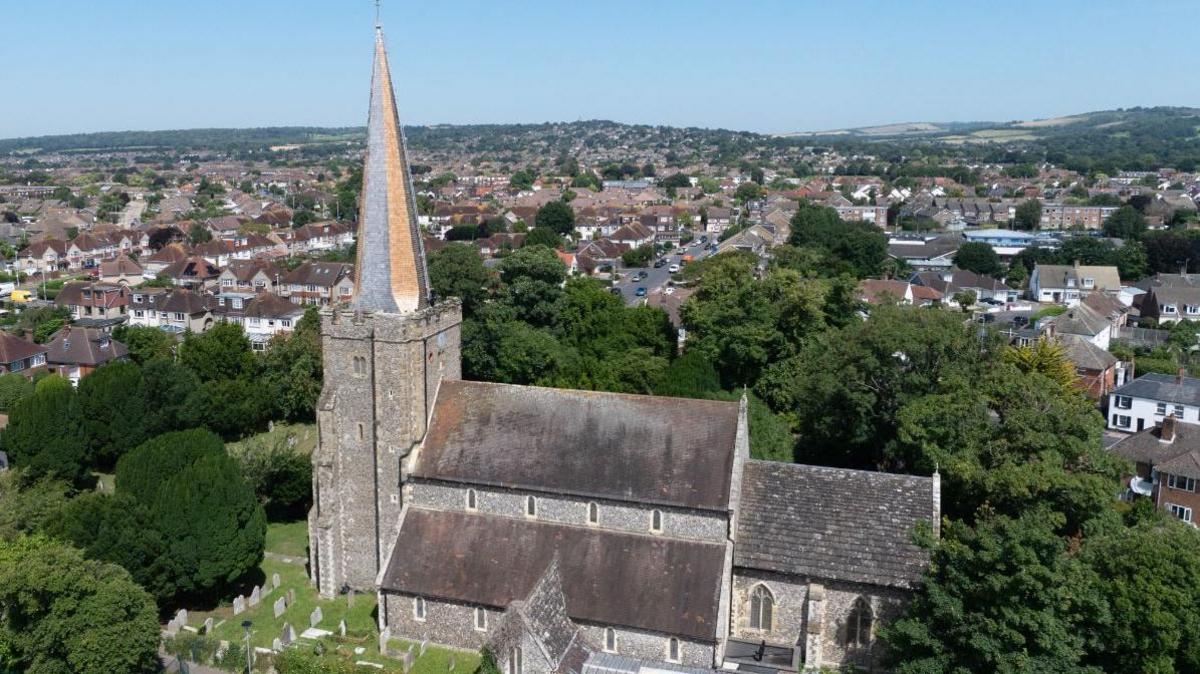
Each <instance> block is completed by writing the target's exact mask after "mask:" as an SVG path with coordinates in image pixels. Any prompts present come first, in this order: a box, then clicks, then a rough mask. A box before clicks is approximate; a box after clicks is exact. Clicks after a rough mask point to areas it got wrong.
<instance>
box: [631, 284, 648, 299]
mask: <svg viewBox="0 0 1200 674" xmlns="http://www.w3.org/2000/svg"><path fill="white" fill-rule="evenodd" d="M633 294H634V295H636V296H637V297H645V296H646V286H638V289H637V290H635V291H633Z"/></svg>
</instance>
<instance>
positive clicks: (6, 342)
mask: <svg viewBox="0 0 1200 674" xmlns="http://www.w3.org/2000/svg"><path fill="white" fill-rule="evenodd" d="M46 350H47V349H46V347H44V346H42V345H41V344H35V343H33V342H30V341H27V340H24V339H21V338H20V337H16V336H14V335H10V334H8V333H7V332H0V363H4V364H5V365H7V364H9V363H15V362H17V361H19V360H25V359H26V358H32V357H33V356H36V355H38V354H39V353H46Z"/></svg>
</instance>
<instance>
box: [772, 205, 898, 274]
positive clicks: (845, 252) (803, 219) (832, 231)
mask: <svg viewBox="0 0 1200 674" xmlns="http://www.w3.org/2000/svg"><path fill="white" fill-rule="evenodd" d="M791 224H792V236H791V241H790V242H791V244H792V245H793V246H797V247H805V246H812V247H816V248H819V249H822V250H823V251H825V254H826V256H827V257H826V259H825V260H824V263H825V264H826V265H827V266H830V267H831V268H833V269H835V270H841V271H847V272H850V273H853V274H854V275H856V276H858V277H859V278H864V277H867V276H873V275H875V274H877V273H879V269H880V265H881V264H882V263H883V261H884V259H885V258H886V257H887V235H886V234H884V233H883V230H881V229H879V228H878V227H876V226H875V225H872V224H870V223H867V222H860V221H843V220H842V219H841V217H840V216H838V212H837V211H836V210H834V209H833V208H829V207H827V206H816V205H813V204H810V203H808V202H801V204H800V208H799V210H797V211H796V214H795V215H794V216H792V222H791Z"/></svg>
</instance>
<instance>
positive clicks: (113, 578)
mask: <svg viewBox="0 0 1200 674" xmlns="http://www.w3.org/2000/svg"><path fill="white" fill-rule="evenodd" d="M158 640H159V627H158V620H157V617H156V612H155V607H154V600H153V599H151V598H150V596H149V595H148V594H147V593H146V591H145V590H143V589H142V588H140V587H138V585H137V584H136V583H134V582H133V580H132V579H131V578H130V576H129V573H128V572H126V571H125V570H124V569H122V568H121V567H119V566H116V565H114V564H107V563H104V562H99V561H94V560H90V559H85V558H84V557H83V555H82V554H80V552H79V551H78V550H75V549H74V548H70V547H67V546H65V545H60V544H57V543H53V542H51V541H49V540H47V539H44V538H19V539H17V540H15V541H10V542H8V543H6V544H4V545H2V546H0V669H8V670H11V671H19V672H26V673H27V674H67V673H72V674H113V673H114V672H128V673H129V674H140V673H142V672H145V673H146V674H150V673H152V672H157V671H158V668H159V661H158Z"/></svg>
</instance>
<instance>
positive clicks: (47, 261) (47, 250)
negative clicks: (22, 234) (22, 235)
mask: <svg viewBox="0 0 1200 674" xmlns="http://www.w3.org/2000/svg"><path fill="white" fill-rule="evenodd" d="M69 264H70V262H69V260H68V259H67V244H66V243H64V242H63V241H60V240H58V239H42V240H41V241H35V242H33V243H31V244H29V245H28V246H26V247H25V248H24V249H23V250H21V252H20V253H18V254H17V268H18V269H19V270H20V271H22V272H25V273H26V274H38V273H47V272H52V271H58V270H59V269H65V268H66V267H67V266H68V265H69Z"/></svg>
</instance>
